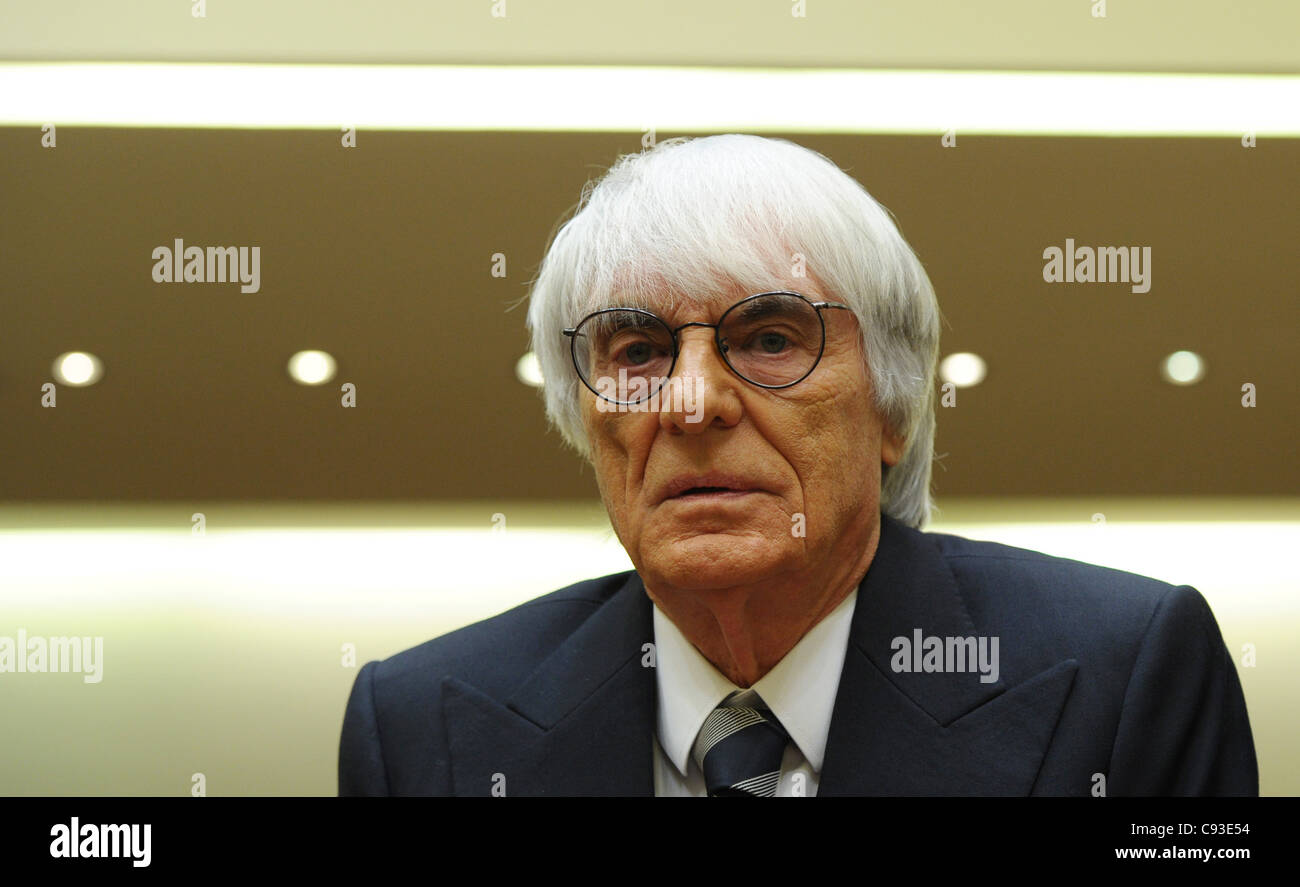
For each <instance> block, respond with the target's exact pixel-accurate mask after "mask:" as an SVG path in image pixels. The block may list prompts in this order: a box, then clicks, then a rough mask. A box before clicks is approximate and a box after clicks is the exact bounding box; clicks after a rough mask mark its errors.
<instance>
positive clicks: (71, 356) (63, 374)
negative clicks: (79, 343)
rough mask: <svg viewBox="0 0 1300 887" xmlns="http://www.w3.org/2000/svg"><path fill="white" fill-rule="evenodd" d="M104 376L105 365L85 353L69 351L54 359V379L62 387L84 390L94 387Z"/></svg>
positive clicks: (93, 356)
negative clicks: (70, 386)
mask: <svg viewBox="0 0 1300 887" xmlns="http://www.w3.org/2000/svg"><path fill="white" fill-rule="evenodd" d="M102 375H104V364H103V362H102V361H100V359H99V358H98V357H96V356H95V355H93V354H88V353H86V352H85V351H69V352H67V353H66V354H60V355H59V356H58V357H56V358H54V378H56V379H58V380H59V383H60V384H62V385H72V386H73V387H76V388H84V387H85V386H87V385H94V384H95V383H96V382H98V381H99V378H100V376H102Z"/></svg>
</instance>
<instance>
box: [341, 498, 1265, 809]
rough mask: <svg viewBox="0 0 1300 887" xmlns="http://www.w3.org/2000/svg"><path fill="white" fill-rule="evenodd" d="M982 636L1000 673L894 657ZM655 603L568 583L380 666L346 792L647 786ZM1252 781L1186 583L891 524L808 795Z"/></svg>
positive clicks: (373, 666)
mask: <svg viewBox="0 0 1300 887" xmlns="http://www.w3.org/2000/svg"><path fill="white" fill-rule="evenodd" d="M916 629H920V630H921V631H922V633H923V635H925V636H931V635H933V636H937V637H972V636H973V637H979V636H984V637H994V636H996V637H997V638H998V639H999V659H1000V663H999V666H1000V675H999V680H998V681H997V682H996V683H983V682H981V681H980V675H979V674H978V673H976V672H973V671H972V672H962V673H933V672H924V671H922V672H903V671H895V670H894V668H893V667H892V666H891V660H893V659H894V656H895V651H896V648H895V647H894V645H893V643H892V642H893V639H894V638H896V637H907V638H909V639H910V638H913V637H914V631H915V630H916ZM653 640H654V631H653V627H652V620H651V603H650V600H649V598H648V597H647V596H646V593H645V589H644V587H643V586H642V584H641V581H640V578H639V577H638V576H637V574H636V573H634V572H628V573H620V574H617V575H613V576H606V577H604V578H602V579H592V580H589V581H586V582H580V583H578V584H576V585H572V586H569V587H568V588H565V589H562V590H560V591H557V592H554V593H553V594H548V595H546V596H544V597H541V598H538V599H536V600H533V601H530V602H528V603H526V604H523V605H521V606H519V607H516V608H514V609H512V610H509V611H508V612H506V613H502V614H501V615H499V616H496V617H493V618H491V619H488V620H485V621H483V622H479V623H476V624H474V625H470V626H468V627H466V628H462V629H460V630H458V631H454V632H451V633H450V634H447V635H444V636H443V637H440V638H437V639H435V640H432V641H429V642H427V643H425V644H422V645H420V646H418V647H415V648H413V649H410V650H407V651H405V652H403V653H399V654H397V655H395V656H393V657H391V658H389V659H386V660H384V661H382V662H370V663H367V664H366V665H365V666H364V667H363V668H362V669H361V671H360V672H359V673H358V675H357V679H356V683H355V684H354V686H353V688H352V693H351V696H350V698H349V699H348V704H347V710H346V713H345V715H344V720H343V733H342V739H341V742H340V746H339V794H341V795H480V796H485V795H489V794H491V793H492V789H493V786H494V785H499V786H501V787H502V788H503V789H504V791H505V793H506V794H507V795H510V796H519V795H653V793H654V775H653V745H652V743H653V736H654V729H655V694H656V687H655V676H654V670H653V668H652V667H646V666H645V665H644V664H643V663H644V662H646V661H647V660H648V659H649V657H647V655H646V648H645V645H646V644H649V643H651V642H652V641H653ZM1102 777H1104V790H1105V792H1106V794H1108V795H1111V796H1119V795H1201V794H1206V795H1255V794H1258V785H1259V783H1258V771H1257V767H1256V761H1255V749H1254V745H1253V742H1252V739H1251V732H1250V723H1249V721H1248V720H1247V716H1246V704H1245V699H1244V697H1243V696H1242V691H1241V684H1240V682H1239V680H1238V677H1237V672H1236V669H1235V667H1234V664H1233V661H1232V658H1231V657H1230V655H1229V654H1228V651H1227V649H1226V648H1225V646H1224V643H1223V639H1222V637H1221V635H1220V633H1219V628H1218V625H1217V624H1216V622H1215V620H1214V616H1213V615H1212V614H1211V612H1210V609H1209V607H1208V606H1207V605H1206V602H1205V600H1204V598H1203V597H1202V596H1201V595H1200V593H1199V592H1197V591H1196V590H1195V589H1193V588H1191V587H1188V586H1178V587H1175V586H1173V585H1169V584H1166V583H1164V582H1159V581H1156V580H1154V579H1148V578H1145V577H1142V576H1137V575H1134V574H1131V573H1124V572H1120V571H1118V570H1111V569H1106V568H1103V567H1097V566H1092V565H1089V564H1083V563H1079V562H1077V561H1071V560H1064V559H1061V558H1055V557H1049V556H1047V555H1044V554H1040V553H1038V552H1033V551H1026V550H1023V549H1018V548H1011V547H1008V546H1005V545H999V544H995V543H990V542H976V541H972V540H968V539H963V538H960V537H957V536H951V535H944V534H938V533H923V532H920V531H918V530H914V529H912V528H910V527H907V526H905V525H903V524H900V523H898V522H897V521H894V520H893V519H891V518H888V517H884V518H882V522H881V534H880V543H879V547H878V549H877V551H876V555H875V558H874V560H873V561H872V563H871V566H870V568H869V569H868V571H867V575H866V577H865V578H864V580H863V582H862V584H861V586H860V587H859V590H858V600H857V604H856V608H855V610H854V613H853V622H852V629H851V633H850V637H849V644H848V652H847V654H846V657H845V660H844V670H843V672H842V673H841V676H840V684H839V690H838V694H837V696H836V700H835V708H834V713H833V715H832V717H831V724H830V733H829V735H828V737H827V744H826V753H825V760H824V764H823V769H822V772H821V774H820V776H819V788H818V795H819V796H831V795H1089V794H1094V793H1096V791H1097V788H1099V787H1102V786H1103V782H1102Z"/></svg>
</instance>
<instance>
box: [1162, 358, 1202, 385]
mask: <svg viewBox="0 0 1300 887" xmlns="http://www.w3.org/2000/svg"><path fill="white" fill-rule="evenodd" d="M1160 373H1161V375H1163V376H1164V377H1165V381H1166V382H1170V383H1172V384H1174V385H1195V384H1196V383H1197V382H1199V381H1201V379H1202V378H1204V376H1205V361H1203V360H1201V355H1199V354H1197V353H1196V352H1195V351H1175V352H1174V353H1173V354H1171V355H1169V356H1168V357H1166V358H1165V360H1164V363H1162V364H1161V365H1160Z"/></svg>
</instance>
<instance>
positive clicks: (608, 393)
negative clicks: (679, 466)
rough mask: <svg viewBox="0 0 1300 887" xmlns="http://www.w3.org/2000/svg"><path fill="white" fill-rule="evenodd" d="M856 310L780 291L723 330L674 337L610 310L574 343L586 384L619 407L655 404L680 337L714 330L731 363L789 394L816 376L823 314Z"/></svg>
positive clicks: (727, 320)
mask: <svg viewBox="0 0 1300 887" xmlns="http://www.w3.org/2000/svg"><path fill="white" fill-rule="evenodd" d="M827 308H839V309H843V310H845V311H847V310H848V306H847V305H841V304H839V303H836V302H814V301H812V300H810V299H808V298H806V297H805V296H801V295H800V294H799V293H792V292H786V291H774V292H767V293H756V294H755V295H752V296H749V297H748V298H745V299H741V300H740V301H739V302H737V303H736V304H734V305H732V306H731V307H730V308H728V309H727V310H726V312H724V313H723V315H722V317H721V318H719V320H718V322H717V323H703V322H700V321H693V322H691V323H684V324H682V325H681V326H679V327H677V328H676V329H673V328H672V327H670V326H668V324H667V323H666V322H665V321H664V320H663V319H662V318H661V317H659V316H658V315H657V314H654V313H652V312H650V311H646V310H645V309H643V308H606V309H604V310H602V311H597V312H595V313H593V314H589V315H587V316H586V317H584V318H583V319H582V322H581V323H579V324H578V325H577V326H576V327H572V328H570V329H566V330H564V335H566V336H568V337H569V342H570V351H571V352H572V354H573V366H574V369H576V370H577V371H578V378H580V379H582V383H583V384H584V385H586V386H587V387H588V388H589V389H591V392H592V393H593V394H595V395H596V396H597V397H600V398H603V399H604V400H607V401H609V402H611V403H616V404H634V403H640V402H642V401H645V400H649V399H650V398H651V397H653V396H654V395H655V394H656V393H658V392H659V390H660V389H661V388H663V386H664V385H665V384H667V382H668V380H669V378H670V377H671V376H672V374H673V369H674V367H676V366H677V357H678V355H679V354H680V351H681V349H680V347H679V344H678V338H677V337H678V333H680V332H681V331H682V330H684V329H686V328H687V327H689V326H703V327H711V328H712V329H713V341H714V343H715V344H716V345H717V348H718V353H719V354H721V355H722V359H723V361H724V362H725V363H726V364H727V366H728V367H730V368H731V371H732V372H734V373H735V374H736V375H737V376H739V377H740V378H742V379H744V380H745V381H746V382H749V383H750V384H752V385H757V386H758V387H759V388H789V387H790V386H791V385H796V384H798V383H799V382H802V381H803V380H804V379H806V378H808V376H809V375H810V374H811V373H812V371H813V370H814V369H815V368H816V366H817V363H818V362H819V361H820V360H821V358H822V352H823V351H824V350H825V348H826V324H825V322H824V321H823V319H822V311H823V310H824V309H827Z"/></svg>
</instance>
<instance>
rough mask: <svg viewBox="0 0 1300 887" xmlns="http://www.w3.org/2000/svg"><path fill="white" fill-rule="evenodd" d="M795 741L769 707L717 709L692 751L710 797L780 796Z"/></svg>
mask: <svg viewBox="0 0 1300 887" xmlns="http://www.w3.org/2000/svg"><path fill="white" fill-rule="evenodd" d="M789 739H790V736H789V734H787V733H786V732H785V728H783V727H782V726H781V724H780V722H779V721H777V719H776V718H775V717H773V715H772V713H771V712H770V711H768V710H767V709H765V708H742V707H733V706H725V705H720V706H718V707H717V708H715V709H714V710H713V711H712V712H710V713H709V716H708V717H707V718H705V720H704V726H703V727H701V728H700V733H699V736H698V738H697V739H696V740H695V747H694V749H693V750H692V757H693V758H694V759H695V763H696V765H697V766H698V767H699V768H700V771H701V772H702V773H703V774H704V784H705V787H706V788H707V789H708V792H709V797H711V798H718V797H750V798H772V797H776V787H777V784H778V783H779V782H780V781H781V758H782V756H783V755H784V754H785V746H786V743H787V742H788V741H789Z"/></svg>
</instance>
